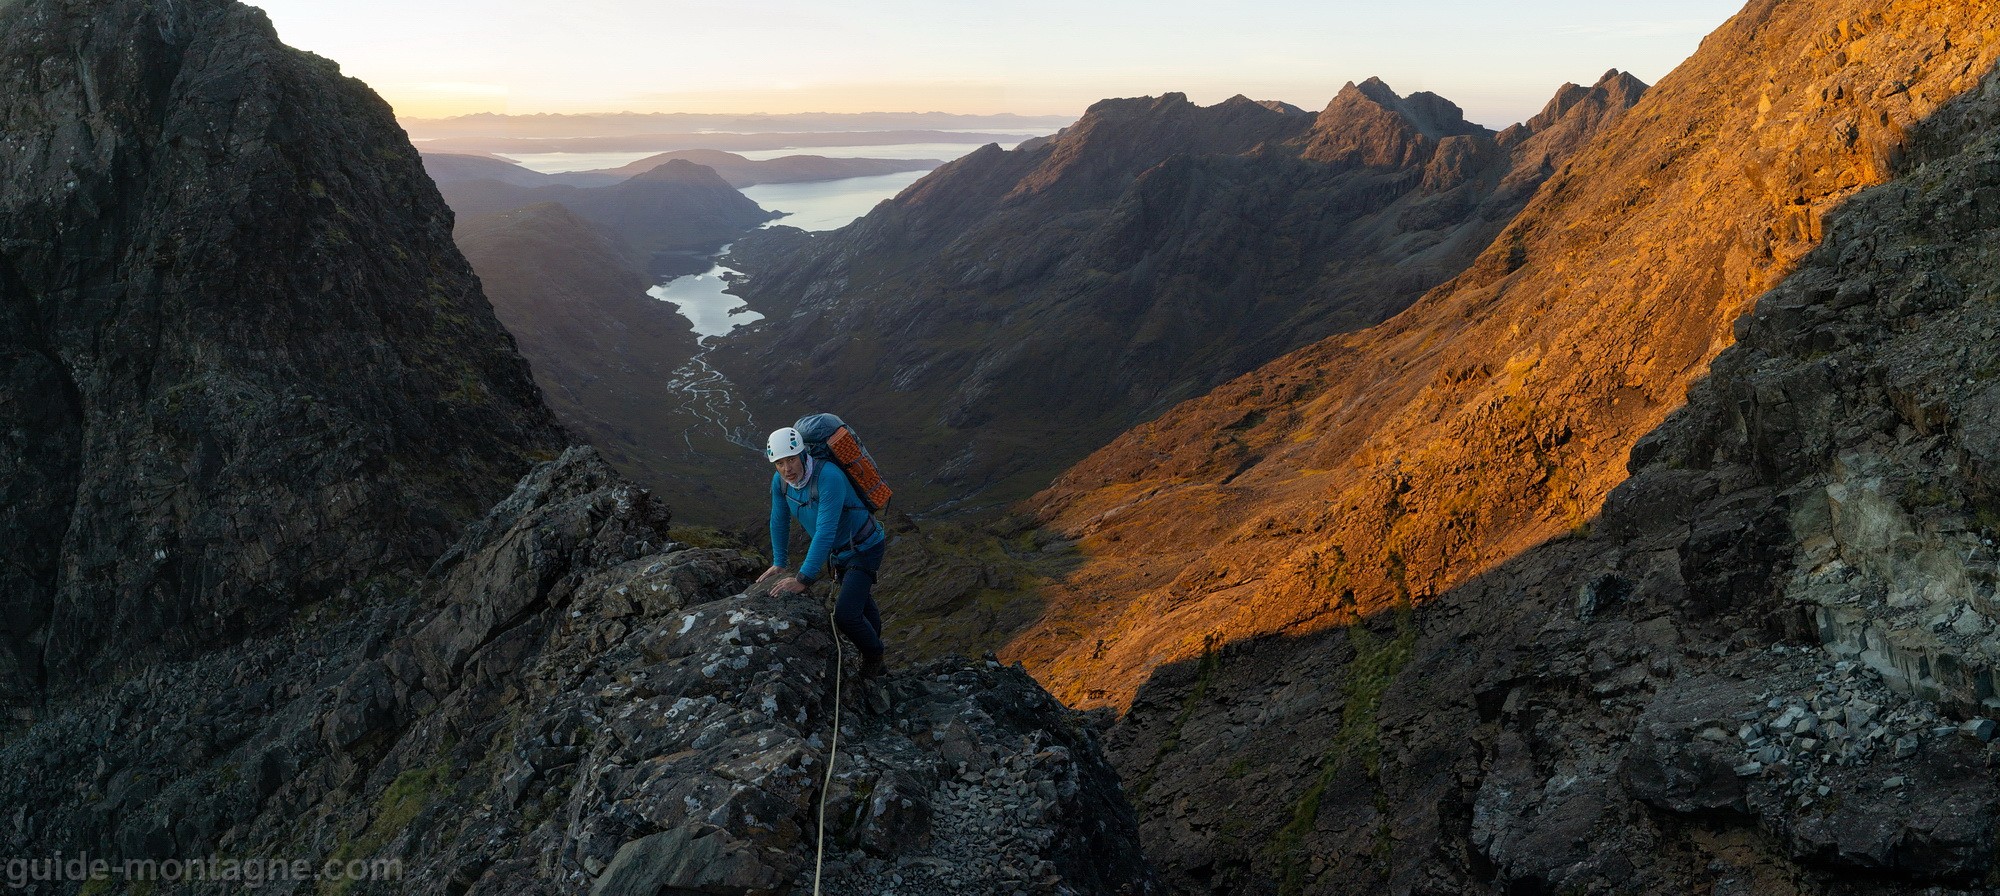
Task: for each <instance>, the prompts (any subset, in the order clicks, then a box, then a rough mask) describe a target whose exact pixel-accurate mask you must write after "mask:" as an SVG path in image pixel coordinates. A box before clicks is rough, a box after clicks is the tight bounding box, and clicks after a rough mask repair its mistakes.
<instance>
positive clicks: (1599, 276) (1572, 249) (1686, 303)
mask: <svg viewBox="0 0 2000 896" xmlns="http://www.w3.org/2000/svg"><path fill="white" fill-rule="evenodd" d="M1995 25H1996V19H1995V16H1994V13H1993V10H1991V9H1990V8H1987V7H1984V6H1981V5H1979V4H1969V3H1963V2H1923V3H1915V4H1904V5H1898V6H1897V7H1895V8H1894V9H1893V10H1883V9H1878V8H1876V7H1875V6H1874V5H1872V4H1866V3H1860V2H1844V0H1826V2H1815V3H1799V4H1761V3H1760V4H1752V5H1750V6H1749V7H1747V8H1746V9H1745V10H1744V11H1743V12H1742V13H1740V14H1739V15H1737V16H1736V17H1735V18H1733V19H1731V20H1730V22H1729V23H1727V24H1726V25H1724V26H1723V27H1722V28H1721V29H1719V30H1718V31H1717V32H1716V33H1715V34H1713V35H1711V36H1710V37H1709V38H1708V39H1707V40H1706V41H1705V42H1704V44H1703V46H1702V48H1701V50H1700V51H1698V52H1697V53H1696V54H1695V55H1694V56H1693V57H1691V58H1690V59H1689V60H1688V61H1687V62H1686V63H1685V64H1683V65H1682V66H1681V67H1680V68H1678V69H1676V70H1675V71H1674V72H1673V73H1672V74H1671V75H1670V76H1669V77H1667V78H1666V79H1664V80H1663V81H1662V82H1661V83H1660V85H1658V86H1657V87H1655V88H1653V89H1652V90H1650V91H1648V92H1647V93H1646V95H1645V97H1644V98H1643V99H1642V100H1640V101H1639V103H1638V104H1637V105H1635V106H1633V107H1632V109H1631V110H1629V111H1628V112H1627V113H1626V114H1625V115H1623V116H1622V117H1620V118H1619V119H1618V120H1617V121H1616V122H1615V123H1614V124H1612V125H1611V126H1610V127H1609V128H1608V129H1607V130H1605V131H1603V132H1601V133H1600V134H1599V135H1598V137H1597V138H1596V139H1594V140H1592V141H1590V143H1589V145H1588V147H1587V148H1585V149H1582V150H1580V151H1578V152H1577V153H1576V154H1575V155H1573V156H1571V157H1570V159H1569V161H1567V162H1566V163H1563V164H1561V165H1560V166H1559V167H1558V169H1557V171H1556V173H1555V174H1554V175H1553V176H1552V177H1551V178H1550V180H1549V182H1548V183H1547V184H1545V185H1543V186H1542V187H1541V189H1540V190H1538V191H1537V193H1536V194H1535V198H1534V199H1533V200H1532V201H1531V202H1530V203H1529V205H1528V207H1527V208H1526V210H1524V211H1523V212H1522V213H1521V214H1520V215H1519V216H1518V217H1516V218H1515V219H1514V220H1513V222H1512V223H1511V224H1509V225H1508V227H1507V229H1506V230H1505V231H1504V232H1502V233H1501V234H1500V235H1499V236H1498V237H1497V238H1496V239H1495V240H1494V242H1493V243H1492V245H1490V246H1489V247H1487V248H1486V249H1485V251H1484V252H1483V254H1481V256H1480V257H1479V259H1478V260H1477V261H1476V262H1475V263H1474V264H1473V265H1472V266H1471V267H1470V268H1469V269H1467V270H1466V271H1465V272H1464V273H1463V274H1461V275H1459V276H1458V277H1456V278H1455V279H1454V280H1452V281H1451V282H1449V283H1447V284H1445V285H1443V286H1441V287H1439V288H1438V289H1436V290H1434V291H1432V292H1431V293H1429V294H1428V295H1426V296H1425V297H1424V298H1423V300H1421V301H1419V302H1418V303H1417V304H1415V305H1413V306H1412V307H1411V308H1410V309H1409V310H1407V311H1405V312H1403V313H1402V314H1400V315H1398V316H1397V317H1396V318H1394V319H1393V320H1390V321H1388V322H1386V323H1384V324H1383V325H1381V326H1378V327H1375V328H1372V329H1370V330H1366V331H1363V332H1360V333H1356V334H1353V335H1350V336H1340V337H1335V338H1331V339H1327V340H1324V341H1322V342H1320V343H1317V344H1315V345H1313V346H1310V347H1308V348H1305V349H1302V350H1300V351H1298V352H1295V353H1293V354H1291V355H1289V356H1287V357H1285V358H1283V359H1280V360H1279V361H1276V362H1274V363H1272V364H1270V365H1267V366H1265V367H1263V368H1261V369H1259V370H1258V371H1256V372H1254V373H1252V374H1249V375H1247V376H1244V377H1242V378H1239V379H1237V380H1235V381H1233V382H1231V383H1228V384H1226V385H1224V386H1222V387H1220V388H1218V389H1216V390H1215V391H1214V392H1212V393H1210V394H1209V395H1207V396H1204V397H1202V398H1200V399H1197V400H1194V401H1190V402H1187V403H1185V404H1183V405H1180V406H1178V407H1176V408H1175V409H1174V410H1173V411H1172V412H1171V413H1169V414H1167V415H1165V416H1163V417H1161V418H1160V419H1159V420H1157V421H1154V422H1152V423H1148V424H1145V425H1142V426H1139V427H1137V428H1135V429H1134V430H1132V431H1131V432H1129V433H1127V434H1126V435H1124V436H1122V437H1120V439H1119V440H1118V441H1117V442H1115V443H1113V444H1112V445H1109V446H1107V447H1106V448H1104V449H1103V450H1101V451H1099V452H1097V453H1096V454H1094V455H1093V456H1092V457H1090V458H1089V459H1087V460H1085V461H1084V462H1082V463H1080V464H1078V465H1077V466H1076V467H1075V468H1073V469H1072V470H1070V471H1069V472H1067V473H1065V474H1064V475H1063V476H1062V478H1061V479H1059V480H1058V481H1057V482H1056V483H1055V484H1054V485H1053V486H1052V487H1051V488H1050V489H1049V490H1047V491H1046V492H1044V493H1043V494H1042V495H1040V496H1038V497H1037V499H1036V505H1037V507H1038V508H1039V510H1040V512H1041V513H1042V514H1043V518H1044V519H1045V520H1047V521H1048V522H1049V523H1050V524H1051V525H1052V526H1053V527H1054V528H1055V529H1057V530H1058V531H1059V532H1060V533H1061V534H1062V535H1064V536H1066V537H1070V538H1080V539H1081V547H1082V549H1083V553H1084V556H1086V557H1087V558H1088V559H1087V561H1086V562H1085V563H1084V565H1083V566H1082V568H1081V569H1079V570H1078V571H1077V572H1076V573H1074V574H1072V575H1071V576H1070V577H1069V578H1068V580H1067V581H1066V583H1065V584H1064V585H1062V586H1061V587H1060V588H1058V589H1056V590H1055V591H1054V593H1053V594H1052V595H1051V596H1050V612H1049V613H1048V614H1047V616H1045V618H1044V620H1043V622H1042V623H1040V624H1039V625H1038V626H1037V627H1036V628H1035V629H1032V630H1030V631H1029V632H1028V633H1026V634H1024V635H1023V636H1022V637H1021V638H1019V639H1017V640H1016V641H1015V642H1014V643H1013V644H1012V645H1011V646H1010V647H1009V648H1008V649H1007V650H1005V651H1003V652H1002V655H1003V656H1005V657H1008V658H1018V659H1020V660H1022V661H1024V662H1026V663H1027V665H1028V666H1029V668H1030V669H1031V670H1032V671H1034V673H1035V674H1036V675H1037V677H1038V679H1039V680H1041V681H1043V682H1044V683H1045V684H1047V685H1048V686H1049V687H1050V688H1051V689H1052V690H1054V691H1055V692H1056V693H1057V694H1058V695H1059V696H1061V697H1063V698H1064V699H1065V700H1067V701H1070V702H1072V703H1073V704H1076V705H1093V704H1109V705H1123V704H1124V703H1125V702H1126V701H1128V700H1129V699H1130V696H1131V694H1132V693H1133V691H1134V689H1136V688H1137V687H1138V685H1139V684H1140V682H1142V681H1143V680H1144V679H1145V677H1146V676H1147V675H1148V674H1149V670H1150V669H1152V668H1154V667H1155V666H1156V665H1157V664H1159V663H1161V662H1163V661H1168V660H1172V659H1192V658H1194V657H1196V656H1198V655H1199V654H1200V652H1201V650H1202V645H1203V643H1204V642H1205V641H1206V640H1209V639H1221V640H1223V641H1230V640H1237V639H1246V638H1253V637H1258V636H1261V635H1265V634H1273V633H1292V634H1297V633H1303V632H1307V631H1312V630H1316V629H1319V628H1325V627H1331V626H1342V625H1346V624H1348V623H1350V622H1352V621H1353V620H1355V619H1357V618H1361V617H1366V616H1370V615H1374V614H1377V613H1381V612H1384V611H1386V610H1387V609H1388V608H1390V607H1392V606H1394V605H1395V604H1397V603H1398V602H1402V601H1415V602H1422V601H1424V600H1427V599H1429V598H1430V597H1431V596H1434V595H1437V594H1441V593H1444V592H1445V591H1447V590H1449V589H1451V588H1453V587H1456V586H1458V585H1459V584H1461V583H1464V582H1467V581H1470V580H1471V579H1473V578H1475V577H1477V576H1478V575H1480V574H1482V573H1483V572H1484V571H1486V570H1490V569H1492V568H1494V567H1495V566H1497V565H1499V564H1501V563H1503V562H1505V560H1506V559H1507V558H1509V557H1513V556H1516V555H1518V554H1520V553H1521V552H1522V551H1525V550H1527V549H1529V548H1531V547H1532V546H1534V545H1536V544H1538V543H1541V542H1543V541H1546V540H1548V539H1550V538H1553V537H1557V536H1559V535H1562V534H1563V533H1566V532H1570V531H1573V530H1577V531H1580V530H1582V529H1585V528H1587V527H1588V526H1589V525H1590V519H1591V516H1592V514H1593V513H1594V512H1595V509H1596V508H1597V507H1598V505H1599V504H1600V503H1601V502H1602V500H1603V498H1604V496H1605V495H1606V494H1607V493H1609V491H1610V490H1611V488H1612V487H1613V486H1615V485H1616V484H1617V483H1618V482H1620V481H1622V480H1623V479H1624V478H1625V476H1626V471H1625V468H1624V462H1625V458H1626V457H1627V455H1628V453H1629V452H1630V451H1631V450H1632V448H1633V446H1634V445H1635V444H1636V443H1638V441H1639V439H1640V437H1641V436H1642V435H1644V434H1645V433H1646V432H1648V431H1650V430H1652V429H1653V428H1655V427H1657V426H1658V425H1659V424H1660V422H1661V421H1662V420H1664V419H1665V417H1666V415H1667V413H1668V412H1669V411H1670V410H1671V409H1673V408H1675V407H1677V406H1679V405H1680V404H1681V402H1682V400H1683V396H1684V394H1685V390H1686V388H1687V386H1688V384H1690V383H1691V382H1693V381H1695V380H1696V379H1698V378H1699V377H1700V376H1701V375H1702V374H1703V373H1704V372H1705V371H1706V370H1707V367H1708V364H1709V362H1710V360H1711V359H1713V358H1714V357H1715V356H1716V354H1717V353H1719V352H1720V351H1721V350H1722V349H1723V348H1724V347H1725V346H1727V345H1728V344H1730V342H1731V341H1732V340H1733V338H1734V337H1733V335H1732V327H1733V322H1734V321H1735V320H1736V319H1737V318H1738V317H1739V316H1740V315H1741V314H1742V313H1743V312H1744V311H1746V310H1747V309H1748V307H1749V305H1750V303H1751V301H1752V300H1753V299H1754V298H1755V297H1756V296H1757V295H1758V294H1760V293H1761V292H1763V291H1764V290H1766V289H1768V288H1770V287H1772V286H1773V285H1775V284H1776V283H1777V282H1778V280H1779V279H1780V278H1781V277H1782V276H1783V274H1784V273H1786V272H1787V271H1789V270H1790V269H1791V267H1792V265H1794V264H1795V263H1796V262H1797V260H1798V259H1799V258H1800V257H1802V256H1803V254H1804V253H1805V252H1806V251H1808V250H1809V249H1811V247H1812V246H1814V245H1816V244H1817V242H1818V241H1819V239H1820V237H1821V236H1822V235H1823V233H1824V231H1823V229H1822V223H1821V216H1822V215H1824V214H1825V213H1827V212H1829V211H1830V210H1831V209H1832V208H1834V207H1835V205H1836V204H1837V203H1839V202H1840V201H1842V200H1844V199H1846V198H1848V197H1850V196H1852V195H1853V194H1854V193H1855V192H1856V191H1858V190H1860V189H1861V188H1862V187H1864V186H1866V185H1869V184H1873V183H1878V182H1880V181H1881V180H1882V179H1883V178H1885V177H1886V176H1887V172H1888V171H1889V167H1888V166H1889V160H1890V159H1892V158H1894V157H1895V155H1896V153H1898V152H1900V151H1902V149H1903V147H1904V146H1905V141H1906V135H1907V134H1908V132H1909V130H1910V129H1911V128H1913V127H1914V126H1915V125H1916V123H1917V122H1918V121H1920V120H1922V119H1923V118H1925V117H1926V116H1929V115H1931V114H1932V113H1934V112H1935V111H1936V110H1937V109H1939V108H1940V107H1942V105H1943V104H1944V103H1945V102H1946V101H1948V100H1949V99H1950V98H1951V97H1954V96H1957V95H1959V94H1961V93H1963V92H1964V91H1966V90H1968V89H1970V88H1972V87H1974V86H1976V85H1977V84H1978V81H1979V78H1980V77H1981V76H1982V75H1983V74H1984V73H1985V71H1986V70H1987V69H1988V68H1989V67H1990V66H1991V65H1992V62H1993V59H1994V56H1995V52H1996V44H1994V43H1992V42H1989V41H1985V40H1982V39H1970V38H1967V37H1966V35H1984V34H1990V33H1992V32H1993V30H1994V28H1995ZM1568 97H1569V94H1568V93H1567V92H1566V94H1565V95H1564V96H1562V97H1558V100H1557V105H1558V106H1560V105H1561V104H1563V103H1565V102H1568V101H1569V100H1568Z"/></svg>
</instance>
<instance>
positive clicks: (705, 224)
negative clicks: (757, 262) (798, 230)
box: [442, 159, 776, 274]
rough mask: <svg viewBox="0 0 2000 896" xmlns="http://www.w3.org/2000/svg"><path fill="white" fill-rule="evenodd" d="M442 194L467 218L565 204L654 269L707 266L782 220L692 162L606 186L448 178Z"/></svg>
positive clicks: (662, 271)
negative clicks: (738, 241) (730, 245)
mask: <svg viewBox="0 0 2000 896" xmlns="http://www.w3.org/2000/svg"><path fill="white" fill-rule="evenodd" d="M442 191H443V193H444V198H445V201H446V202H448V203H450V204H451V207H452V210H453V211H456V212H457V213H459V214H460V215H483V214H489V213H492V212H503V211H510V210H513V209H517V208H523V207H526V206H530V205H536V204H539V203H544V202H554V203H557V204H559V205H562V206H563V207H565V208H568V209H569V210H570V211H572V212H575V213H576V214H577V216H578V217H581V218H583V219H584V220H587V221H590V222H591V223H593V224H596V225H597V226H599V227H602V228H603V229H604V230H605V231H607V232H609V233H611V234H612V235H614V236H615V237H616V238H618V239H619V240H620V241H621V242H623V243H624V244H625V245H626V246H628V247H629V248H630V249H631V250H632V251H633V252H634V253H635V257H636V258H638V259H640V260H642V261H643V264H644V267H645V268H646V269H647V270H648V272H650V273H653V274H682V273H693V272H696V271H700V270H704V269H706V268H707V267H708V257H709V256H710V255H711V254H713V253H714V252H715V250H717V249H719V248H721V247H722V246H723V244H725V243H727V242H729V241H730V240H732V239H735V238H736V237H738V236H740V235H742V234H743V233H744V232H746V231H748V230H750V229H751V228H753V227H756V226H757V225H759V224H762V223H764V222H766V221H769V220H771V219H772V218H774V217H776V215H774V214H773V213H771V212H767V211H764V210H763V209H761V208H758V207H757V203H755V202H752V201H750V200H749V199H747V198H745V197H744V196H743V194H742V193H738V192H736V189H735V188H734V187H731V186H730V185H729V184H728V183H726V182H724V181H723V179H722V178H721V177H720V176H718V175H717V174H716V173H715V172H714V171H712V170H710V169H708V168H705V167H702V166H700V165H696V164H694V163H693V162H689V161H687V160H685V159H675V160H672V161H669V162H667V163H666V164H663V165H659V166H657V167H654V168H652V169H650V170H648V171H646V172H644V173H642V174H640V175H638V176H636V177H631V178H628V179H626V180H624V181H621V182H619V183H617V184H613V185H611V186H605V187H573V186H568V185H563V184H557V185H552V186H541V187H526V186H520V185H518V184H514V183H509V182H506V181H502V180H490V179H489V180H466V181H451V182H447V183H445V184H444V185H443V187H442Z"/></svg>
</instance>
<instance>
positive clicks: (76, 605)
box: [0, 0, 564, 720]
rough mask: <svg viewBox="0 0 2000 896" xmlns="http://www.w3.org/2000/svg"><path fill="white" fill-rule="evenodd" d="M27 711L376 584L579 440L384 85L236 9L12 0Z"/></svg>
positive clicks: (6, 27) (4, 313) (5, 686)
mask: <svg viewBox="0 0 2000 896" xmlns="http://www.w3.org/2000/svg"><path fill="white" fill-rule="evenodd" d="M0 123H4V127H0V132H4V134H5V136H4V138H0V140H4V146H5V149H6V151H5V152H4V153H0V232H4V233H5V234H6V239H5V240H4V241H0V359H4V360H3V361H0V371H4V374H0V471H4V472H0V556H4V557H5V558H6V560H5V561H4V562H0V606H4V610H0V613H3V614H4V618H5V620H6V622H5V624H4V627H0V701H4V702H5V703H7V704H9V705H10V706H12V707H15V708H16V713H17V720H19V719H21V718H32V704H34V703H37V702H39V701H40V700H41V699H42V698H43V697H44V696H45V695H46V693H47V690H48V689H54V688H58V687H67V686H68V685H70V684H72V683H76V682H79V681H88V680H102V679H104V678H108V677H112V676H115V675H118V674H122V673H125V672H129V671H132V670H135V669H137V668H139V667H140V666H141V665H142V664H143V663H144V662H146V661H148V660H152V659H157V658H161V657H176V656H187V655H189V654H190V653H192V652H193V651H196V650H199V649H202V648H205V647H209V646H214V645H217V644H224V643H228V642H230V641H232V640H234V639H236V638H239V637H242V636H243V635H245V634H250V633H255V632H258V631H265V630H268V629H270V628H271V627H273V626H276V625H280V624H282V622H283V620H284V619H285V618H286V617H287V616H288V615H289V614H290V613H291V612H292V611H293V610H295V609H296V608H299V607H301V606H305V605H309V604H312V603H315V602H318V601H323V600H327V599H331V598H341V597H343V595H344V596H345V599H348V600H364V599H366V596H367V594H368V593H369V592H370V591H371V590H379V589H382V588H387V587H391V583H392V580H394V579H395V578H397V577H398V576H404V575H408V574H410V573H411V572H413V571H420V570H421V569H422V566H423V565H424V564H426V563H428V562H430V560H431V558H434V557H435V556H436V555H437V554H438V553H439V552H441V551H442V550H443V549H444V547H445V546H446V545H448V544H450V543H451V540H452V539H453V538H454V537H455V534H456V532H457V530H458V529H459V528H460V527H461V526H463V525H464V524H465V522H467V521H468V520H471V519H473V518H475V517H476V516H477V515H478V514H479V513H481V512H483V510H484V508H485V507H486V506H487V505H490V504H491V503H492V502H493V501H494V500H496V499H498V498H500V497H502V496H504V495H505V494H506V492H507V490H508V489H509V488H510V487H511V485H512V483H513V482H514V481H515V480H516V479H518V478H519V477H520V475H521V474H522V472H524V471H525V470H526V469H527V468H528V467H529V465H530V464H531V463H532V461H533V459H534V458H535V457H536V456H537V455H541V456H543V457H547V456H552V455H553V453H554V451H555V450H558V449H559V448H560V446H561V445H562V444H563V441H564V438H563V436H562V435H561V433H560V431H559V429H558V427H557V426H556V424H555V421H554V418H553V417H552V416H551V415H550V414H549V412H548V411H547V410H546V409H545V408H544V407H543V406H542V404H541V401H540V398H539V396H538V395H537V393H536V390H535V386H534V383H533V381H532V380H531V379H530V378H529V370H528V366H527V364H526V363H524V362H523V361H522V360H521V357H520V356H519V355H518V354H516V353H515V351H514V348H513V344H512V341H511V340H510V339H509V337H508V335H507V333H506V331H504V330H502V329H501V327H500V324H499V323H498V322H497V321H496V320H495V319H494V317H493V312H492V309H491V308H490V307H489V306H488V305H487V303H486V300H485V298H484V297H483V296H482V295H481V294H480V291H479V283H478V281H477V280H476V279H475V278H474V277H473V276H472V272H471V270H470V269H469V268H468V267H467V266H466V263H465V260H464V259H463V258H461V257H460V256H459V254H458V252H457V250H456V249H454V248H453V247H452V243H451V213H450V211H449V210H448V209H446V207H445V205H444V203H443V202H442V201H441V200H440V199H439V197H438V193H437V189H436V188H435V187H434V186H432V184H431V182H430V179H429V178H428V177H426V176H425V175H424V170H423V166H422V164H421V162H420V161H419V159H418V156H417V153H416V151H415V150H414V149H412V148H411V147H410V144H409V142H408V140H406V139H405V138H404V137H403V132H402V131H401V129H399V128H398V127H397V126H396V122H395V119H394V117H393V116H392V115H391V113H390V110H389V107H388V105H387V104H385V103H383V102H382V101H381V100H380V99H379V98H378V97H376V96H375V95H374V93H372V92H371V91H369V90H368V89H367V88H366V87H365V86H364V85H362V84H361V83H360V82H358V81H354V80H351V79H347V78H343V77H341V76H340V74H339V70H338V68H337V67H336V66H335V65H334V64H333V63H331V62H328V61H326V60H324V59H321V58H319V57H316V56H312V55H310V54H306V53H301V52H298V51H295V50H292V49H290V48H288V47H285V46H284V45H282V44H280V43H279V42H278V40H277V37H276V36H275V35H274V34H273V32H272V29H271V26H270V23H269V22H268V21H267V20H266V19H265V18H264V16H263V14H262V13H260V12H258V11H257V10H254V9H251V8H249V7H246V6H243V5H240V4H237V3H230V2H221V0H179V2H174V3H155V2H143V0H90V2H83V0H20V2H16V3H12V4H9V5H8V6H7V7H6V9H5V11H4V15H0Z"/></svg>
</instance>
